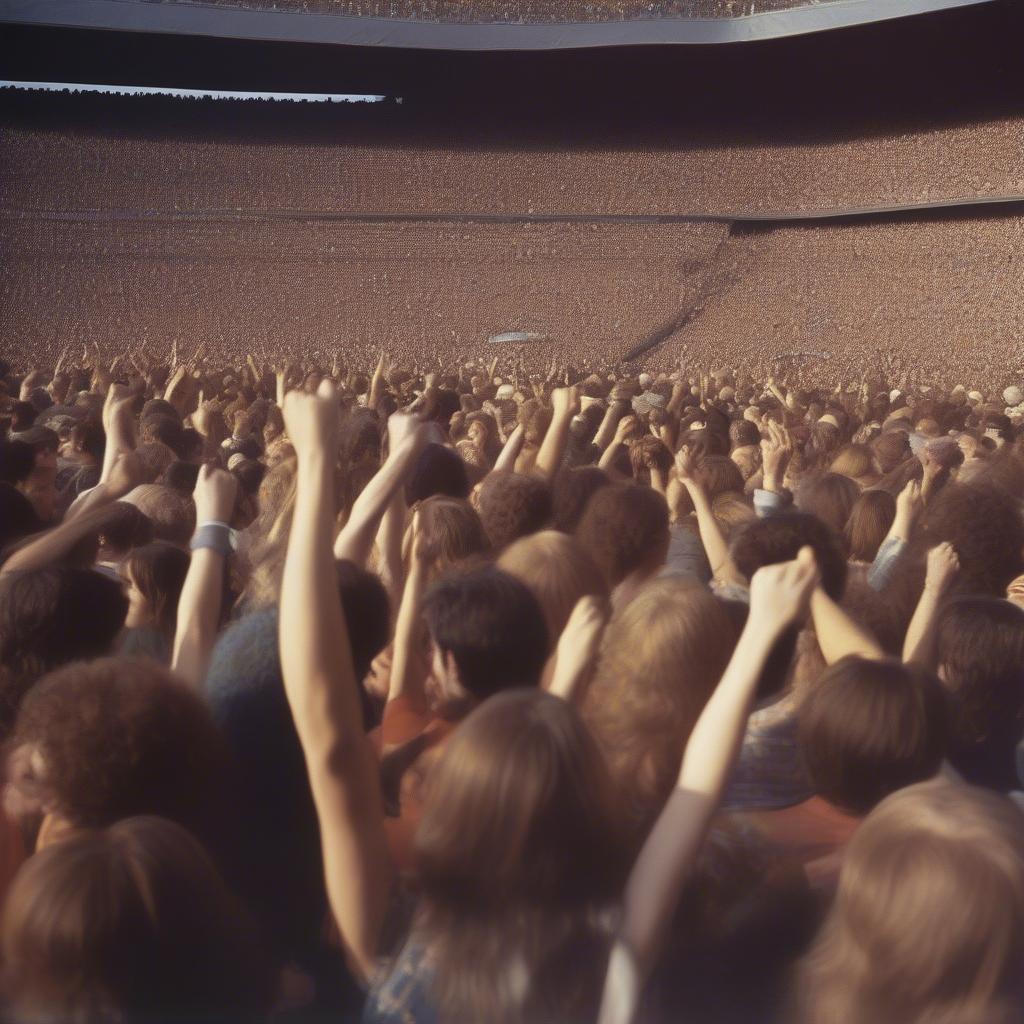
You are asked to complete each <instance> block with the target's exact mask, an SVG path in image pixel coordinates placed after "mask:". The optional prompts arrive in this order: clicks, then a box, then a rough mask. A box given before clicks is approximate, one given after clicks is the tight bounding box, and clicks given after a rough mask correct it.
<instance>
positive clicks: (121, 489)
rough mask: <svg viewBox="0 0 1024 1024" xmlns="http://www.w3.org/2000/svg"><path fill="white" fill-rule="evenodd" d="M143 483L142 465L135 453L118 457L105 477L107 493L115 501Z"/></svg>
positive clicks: (127, 453)
mask: <svg viewBox="0 0 1024 1024" xmlns="http://www.w3.org/2000/svg"><path fill="white" fill-rule="evenodd" d="M142 482H143V471H142V463H141V462H140V461H139V457H138V456H137V455H136V454H135V452H124V453H123V454H121V455H118V457H117V461H115V463H114V466H113V468H112V469H111V471H110V475H109V476H108V477H107V491H108V493H109V494H110V496H111V497H112V498H113V499H114V500H117V499H119V498H123V497H124V496H125V495H126V494H128V493H129V492H131V491H133V490H134V489H135V488H136V487H138V485H139V484H141V483H142Z"/></svg>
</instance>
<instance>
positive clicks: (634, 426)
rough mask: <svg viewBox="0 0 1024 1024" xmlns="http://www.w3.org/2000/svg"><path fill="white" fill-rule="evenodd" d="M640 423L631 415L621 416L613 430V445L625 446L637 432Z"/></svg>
mask: <svg viewBox="0 0 1024 1024" xmlns="http://www.w3.org/2000/svg"><path fill="white" fill-rule="evenodd" d="M639 429H640V422H639V420H637V418H636V417H635V416H633V415H629V416H623V417H622V419H621V420H619V422H618V425H617V426H616V428H615V443H616V444H625V443H626V441H628V440H629V439H630V438H631V437H635V436H636V434H637V433H638V432H639Z"/></svg>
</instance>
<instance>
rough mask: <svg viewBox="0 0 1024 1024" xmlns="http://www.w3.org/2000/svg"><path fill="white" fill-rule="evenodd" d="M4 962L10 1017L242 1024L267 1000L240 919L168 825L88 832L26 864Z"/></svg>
mask: <svg viewBox="0 0 1024 1024" xmlns="http://www.w3.org/2000/svg"><path fill="white" fill-rule="evenodd" d="M3 962H4V971H3V979H4V986H3V987H4V994H5V997H6V999H7V1001H8V1009H9V1011H12V1017H13V1019H14V1020H36V1021H38V1020H60V1021H71V1022H79V1021H81V1022H86V1021H89V1022H92V1021H96V1020H114V1019H116V1020H121V1021H143V1020H147V1021H153V1020H169V1019H174V1020H180V1019H184V1018H188V1017H202V1018H203V1019H221V1020H223V1019H227V1018H231V1019H235V1020H238V1019H245V1018H249V1017H255V1016H256V1015H257V1014H258V1013H259V1011H260V1010H262V1009H263V1008H264V1007H265V1005H266V1002H267V997H268V996H269V992H268V991H267V982H266V980H265V979H266V976H267V975H266V972H265V971H264V970H263V966H264V964H263V961H262V955H261V952H260V951H259V949H258V947H257V946H256V945H255V943H254V941H253V939H252V928H251V927H250V924H249V922H248V921H247V919H246V918H245V916H244V913H243V912H242V910H241V909H240V908H239V907H238V906H237V905H236V903H235V902H234V900H233V899H232V897H231V896H230V894H229V892H228V890H227V889H226V888H225V886H224V883H223V882H222V881H221V879H220V876H219V875H218V874H217V871H216V869H215V868H214V866H213V864H212V862H211V861H210V859H209V857H208V856H207V855H206V853H205V851H204V850H203V848H202V847H201V846H200V845H199V843H198V842H197V841H196V840H195V839H194V838H193V837H192V836H191V835H190V834H189V833H188V832H186V831H185V829H183V828H182V827H181V826H180V825H175V824H174V823H173V822H170V821H167V820H165V819H163V818H152V817H143V818H129V819H127V820H125V821H121V822H118V823H117V824H116V825H113V826H112V827H111V828H109V829H106V830H102V831H101V830H87V831H82V832H79V833H76V834H74V835H73V836H71V837H70V838H68V839H65V840H62V841H61V842H59V843H57V844H55V845H53V846H48V847H47V848H46V849H44V850H42V851H40V852H39V853H37V854H36V855H35V856H33V857H32V858H31V859H29V860H28V861H27V862H26V863H25V865H24V866H23V867H22V869H21V870H20V871H19V873H18V875H17V876H16V878H15V880H14V883H13V885H12V887H11V890H10V892H9V893H8V896H7V900H6V903H5V906H4V916H3Z"/></svg>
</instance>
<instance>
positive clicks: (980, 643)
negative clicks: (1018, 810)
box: [936, 596, 1024, 790]
mask: <svg viewBox="0 0 1024 1024" xmlns="http://www.w3.org/2000/svg"><path fill="white" fill-rule="evenodd" d="M936 637H937V640H938V660H939V676H940V678H941V679H942V681H943V683H944V684H945V686H946V689H947V690H949V692H950V694H951V695H952V702H953V742H952V750H951V752H950V760H951V761H952V763H953V765H954V767H955V768H956V769H957V770H958V771H959V772H960V774H961V775H962V776H963V777H964V778H965V779H966V780H967V781H968V782H971V783H974V784H975V785H977V786H989V787H991V788H993V789H1001V790H1008V789H1010V788H1012V787H1013V786H1014V754H1013V751H1014V747H1015V746H1016V744H1017V741H1018V740H1019V739H1020V737H1021V735H1022V734H1024V611H1022V610H1021V609H1020V608H1018V607H1017V606H1016V605H1013V604H1011V603H1010V602H1009V601H1004V600H1002V599H1000V598H995V597H973V596H964V597H955V598H953V599H952V600H951V601H949V602H947V603H946V604H945V605H944V606H943V608H942V609H941V611H940V612H939V620H938V628H937V630H936Z"/></svg>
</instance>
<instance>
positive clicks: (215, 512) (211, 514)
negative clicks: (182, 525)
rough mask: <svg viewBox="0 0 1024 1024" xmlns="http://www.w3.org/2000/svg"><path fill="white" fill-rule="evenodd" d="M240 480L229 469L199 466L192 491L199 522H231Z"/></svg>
mask: <svg viewBox="0 0 1024 1024" xmlns="http://www.w3.org/2000/svg"><path fill="white" fill-rule="evenodd" d="M237 493H238V480H237V479H236V478H235V476H234V475H233V474H231V473H229V472H227V470H223V469H216V468H215V467H213V466H211V465H204V466H200V467H199V476H198V478H197V479H196V487H195V490H194V491H193V492H192V497H193V500H194V501H195V503H196V522H197V523H207V522H216V523H229V522H230V521H231V516H232V514H233V513H234V510H235V495H236V494H237Z"/></svg>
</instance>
